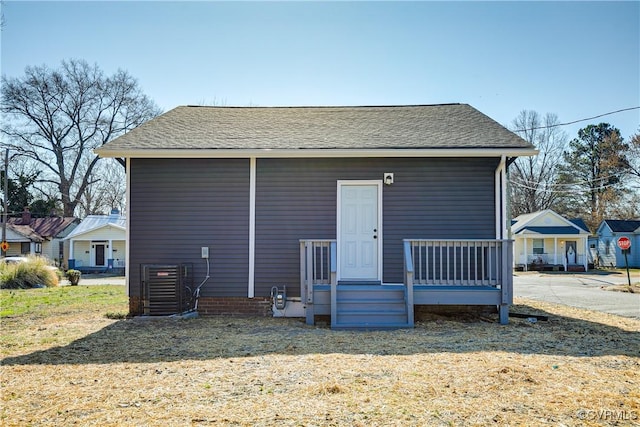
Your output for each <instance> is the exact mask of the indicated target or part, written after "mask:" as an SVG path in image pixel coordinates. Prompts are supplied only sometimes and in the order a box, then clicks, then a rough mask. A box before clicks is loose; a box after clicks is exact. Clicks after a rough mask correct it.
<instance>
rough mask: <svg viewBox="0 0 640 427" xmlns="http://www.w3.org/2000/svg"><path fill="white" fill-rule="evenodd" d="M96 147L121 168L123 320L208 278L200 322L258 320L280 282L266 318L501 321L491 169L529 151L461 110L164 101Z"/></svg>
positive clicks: (167, 303) (350, 324) (502, 200)
mask: <svg viewBox="0 0 640 427" xmlns="http://www.w3.org/2000/svg"><path fill="white" fill-rule="evenodd" d="M96 152H97V153H98V154H99V155H100V156H101V157H118V158H125V159H126V164H127V168H126V169H127V187H128V188H127V191H128V197H127V199H128V207H127V220H128V225H127V232H128V242H129V246H128V253H127V289H128V293H129V307H130V312H131V314H133V315H140V314H151V315H154V314H158V315H161V314H171V313H172V312H174V313H175V312H180V311H182V310H184V309H186V308H189V307H188V304H187V303H188V301H189V294H188V292H189V290H186V289H185V286H189V288H190V289H193V285H194V284H195V285H198V284H200V283H202V282H203V280H204V279H205V278H207V277H209V279H208V280H207V281H206V283H205V285H204V286H203V287H202V292H201V297H200V300H199V305H198V310H199V312H200V313H202V314H250V313H253V314H263V315H264V314H271V312H272V307H273V305H272V298H271V297H272V295H273V293H274V292H275V291H277V292H281V291H283V290H284V287H285V286H286V297H285V298H283V302H285V303H286V304H285V308H284V309H278V308H277V307H275V308H273V310H274V312H277V313H278V314H280V315H285V316H287V315H289V316H306V318H307V322H308V323H313V322H314V317H315V316H316V315H330V316H331V325H332V327H333V328H396V327H412V326H413V324H414V305H439V304H450V305H465V304H470V305H487V306H493V307H499V313H500V316H499V318H500V321H501V322H502V323H506V322H507V321H508V311H509V305H510V304H511V302H512V255H513V247H512V241H511V240H509V238H508V235H507V228H508V225H509V224H507V194H508V192H507V184H506V171H507V167H508V165H509V164H510V163H511V162H512V161H513V160H514V159H515V158H516V157H518V156H530V155H534V154H536V150H535V148H534V147H533V146H532V145H531V144H530V143H528V142H527V141H525V140H523V139H522V138H520V137H518V136H517V135H515V134H514V133H512V132H510V131H509V130H507V129H506V128H504V127H503V126H501V125H500V124H499V123H497V122H495V121H494V120H492V119H491V118H489V117H487V116H486V115H484V114H482V113H481V112H479V111H477V110H476V109H474V108H473V107H471V106H469V105H466V104H446V105H419V106H378V107H274V108H269V107H267V108H260V107H259V108H234V107H192V106H186V107H177V108H175V109H173V110H171V111H169V112H167V113H165V114H163V115H161V116H159V117H157V118H155V119H153V120H150V121H148V122H146V123H145V124H143V125H141V126H140V127H138V128H136V129H134V130H132V131H131V132H128V133H127V134H125V135H123V136H121V137H119V138H116V139H115V140H113V141H111V142H109V143H107V144H105V145H103V146H102V147H100V148H98V149H97V150H96ZM470 213H472V215H470ZM274 287H275V289H274ZM165 291H167V292H165ZM185 292H187V293H186V294H185ZM167 295H169V297H167ZM274 299H276V300H277V298H274ZM185 301H186V302H185Z"/></svg>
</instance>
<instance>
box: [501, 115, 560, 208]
mask: <svg viewBox="0 0 640 427" xmlns="http://www.w3.org/2000/svg"><path fill="white" fill-rule="evenodd" d="M512 130H513V132H515V133H517V134H518V135H520V136H521V137H522V138H523V139H525V140H527V141H529V142H530V143H532V144H533V145H534V146H535V147H536V148H537V149H538V150H539V154H538V155H537V156H532V157H520V158H518V159H517V160H516V161H515V162H514V164H513V166H511V168H510V169H509V181H510V184H511V186H510V187H511V197H510V202H511V214H512V216H514V217H515V216H518V215H521V214H524V213H531V212H537V211H540V210H544V209H549V208H550V207H551V206H553V204H554V202H555V201H556V199H557V197H558V193H557V192H556V191H555V190H554V183H555V181H556V179H557V176H558V165H559V164H560V162H561V161H562V153H563V150H564V148H565V145H566V143H567V135H566V133H565V132H564V131H563V130H561V129H560V128H559V122H558V117H557V116H556V115H555V114H552V113H547V114H546V115H545V116H544V117H540V115H539V114H538V113H537V112H536V111H530V110H523V111H521V112H520V114H519V115H518V117H516V118H515V119H514V120H513V122H512Z"/></svg>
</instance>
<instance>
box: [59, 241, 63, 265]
mask: <svg viewBox="0 0 640 427" xmlns="http://www.w3.org/2000/svg"><path fill="white" fill-rule="evenodd" d="M58 259H59V260H60V263H62V260H63V259H64V242H58Z"/></svg>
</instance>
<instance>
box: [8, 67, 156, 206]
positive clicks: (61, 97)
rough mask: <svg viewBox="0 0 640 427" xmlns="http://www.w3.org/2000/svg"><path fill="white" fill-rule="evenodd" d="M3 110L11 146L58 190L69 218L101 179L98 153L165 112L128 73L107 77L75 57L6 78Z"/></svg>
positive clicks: (122, 72)
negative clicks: (107, 144) (116, 139)
mask: <svg viewBox="0 0 640 427" xmlns="http://www.w3.org/2000/svg"><path fill="white" fill-rule="evenodd" d="M1 109H2V112H3V113H4V114H3V115H4V117H3V126H2V133H3V134H4V135H5V136H6V138H7V139H8V141H9V142H8V145H9V146H10V148H11V150H12V151H15V152H16V153H17V154H19V155H20V156H22V157H24V158H28V159H30V160H31V161H33V162H35V163H36V164H38V165H39V167H40V169H41V170H42V174H41V176H40V178H39V179H40V183H41V184H50V185H53V186H55V187H56V188H57V190H58V192H59V195H60V199H61V201H62V206H63V210H64V215H65V216H72V215H74V213H75V211H76V206H78V204H79V203H80V200H81V198H82V197H83V195H84V194H85V193H86V192H87V189H88V188H89V187H90V186H92V185H94V184H96V183H97V182H98V181H99V180H100V179H101V177H100V176H99V175H98V174H96V173H94V172H95V168H96V165H97V164H98V162H99V160H100V159H99V158H98V157H97V156H96V155H95V154H94V153H93V149H94V148H97V147H99V146H101V145H102V144H104V143H106V142H108V141H109V140H111V139H113V138H115V137H117V136H119V135H122V134H123V133H125V132H127V131H129V130H131V129H133V128H135V127H136V126H139V125H140V124H142V123H144V122H145V121H147V120H149V119H150V118H153V117H155V116H157V115H158V114H160V110H159V108H158V107H157V106H156V104H155V103H154V102H153V101H152V100H150V99H149V98H148V97H147V96H146V95H145V94H144V93H142V91H141V89H140V87H139V86H138V82H137V81H136V79H134V78H133V77H132V76H131V75H129V74H128V73H127V72H126V71H123V70H118V71H117V72H115V73H114V74H113V75H111V76H105V75H104V73H103V72H102V71H101V70H100V68H99V67H98V66H97V65H89V64H88V63H87V62H86V61H83V60H76V59H71V60H68V61H63V62H62V64H61V66H60V68H59V69H55V70H52V69H49V68H48V67H47V66H45V65H42V66H35V67H27V68H26V69H25V74H24V76H22V77H19V78H16V77H5V76H3V77H2V101H1Z"/></svg>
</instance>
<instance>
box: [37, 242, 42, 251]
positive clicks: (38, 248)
mask: <svg viewBox="0 0 640 427" xmlns="http://www.w3.org/2000/svg"><path fill="white" fill-rule="evenodd" d="M36 253H37V254H41V253H42V243H36Z"/></svg>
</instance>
